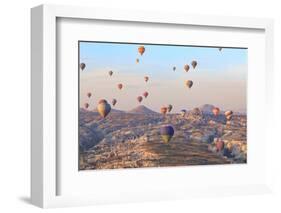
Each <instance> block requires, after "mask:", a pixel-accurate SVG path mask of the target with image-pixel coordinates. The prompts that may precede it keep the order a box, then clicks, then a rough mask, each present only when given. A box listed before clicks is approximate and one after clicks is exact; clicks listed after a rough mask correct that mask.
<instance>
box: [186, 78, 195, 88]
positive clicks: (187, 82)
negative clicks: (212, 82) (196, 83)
mask: <svg viewBox="0 0 281 213" xmlns="http://www.w3.org/2000/svg"><path fill="white" fill-rule="evenodd" d="M185 85H186V86H187V87H188V88H189V89H190V88H191V87H192V85H193V81H191V80H186V81H185Z"/></svg>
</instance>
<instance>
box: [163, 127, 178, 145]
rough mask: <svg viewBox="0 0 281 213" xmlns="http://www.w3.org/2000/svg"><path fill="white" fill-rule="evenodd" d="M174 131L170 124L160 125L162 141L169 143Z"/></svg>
mask: <svg viewBox="0 0 281 213" xmlns="http://www.w3.org/2000/svg"><path fill="white" fill-rule="evenodd" d="M174 133H175V131H174V128H173V127H172V126H171V125H165V126H162V127H161V129H160V135H161V137H162V139H163V141H164V143H169V141H170V140H171V139H172V137H173V135H174Z"/></svg>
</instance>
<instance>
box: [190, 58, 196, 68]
mask: <svg viewBox="0 0 281 213" xmlns="http://www.w3.org/2000/svg"><path fill="white" fill-rule="evenodd" d="M191 65H192V67H193V69H195V67H196V66H197V61H195V60H194V61H192V62H191Z"/></svg>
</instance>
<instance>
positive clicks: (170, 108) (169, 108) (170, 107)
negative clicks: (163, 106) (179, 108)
mask: <svg viewBox="0 0 281 213" xmlns="http://www.w3.org/2000/svg"><path fill="white" fill-rule="evenodd" d="M167 109H168V112H171V110H172V109H173V106H172V105H171V104H169V105H168V107H167Z"/></svg>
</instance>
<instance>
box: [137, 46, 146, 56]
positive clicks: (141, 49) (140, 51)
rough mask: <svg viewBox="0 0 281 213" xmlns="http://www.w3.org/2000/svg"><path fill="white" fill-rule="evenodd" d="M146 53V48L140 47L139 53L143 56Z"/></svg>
mask: <svg viewBox="0 0 281 213" xmlns="http://www.w3.org/2000/svg"><path fill="white" fill-rule="evenodd" d="M144 51H145V48H144V46H139V48H138V52H139V54H141V55H142V54H143V53H144Z"/></svg>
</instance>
